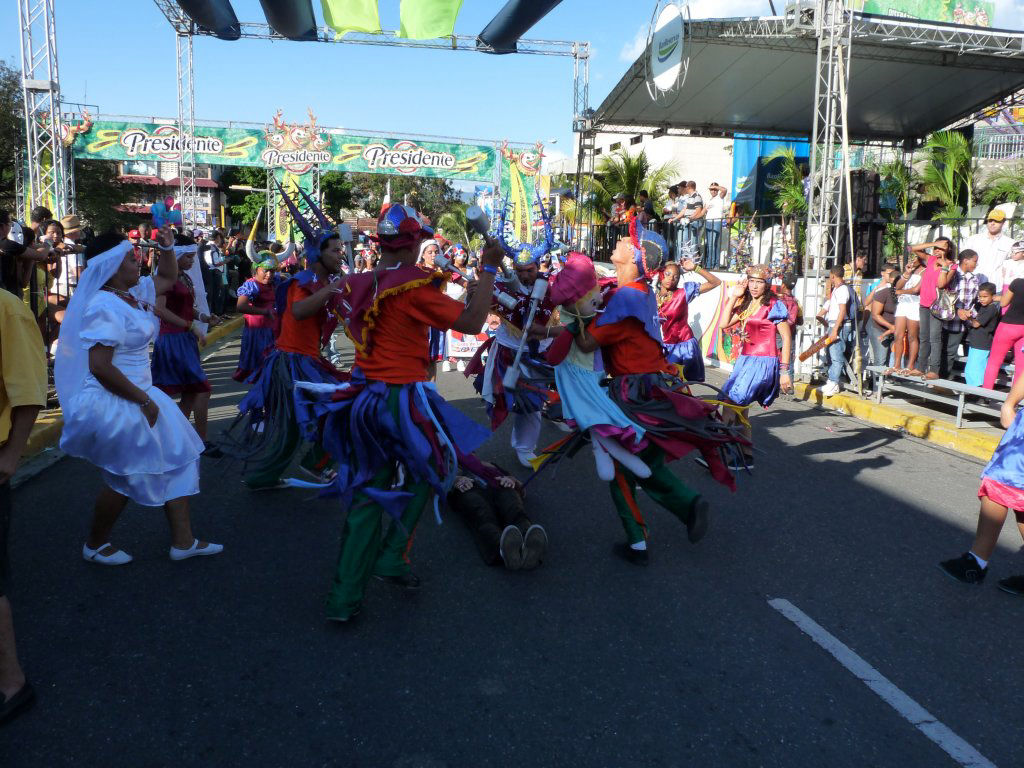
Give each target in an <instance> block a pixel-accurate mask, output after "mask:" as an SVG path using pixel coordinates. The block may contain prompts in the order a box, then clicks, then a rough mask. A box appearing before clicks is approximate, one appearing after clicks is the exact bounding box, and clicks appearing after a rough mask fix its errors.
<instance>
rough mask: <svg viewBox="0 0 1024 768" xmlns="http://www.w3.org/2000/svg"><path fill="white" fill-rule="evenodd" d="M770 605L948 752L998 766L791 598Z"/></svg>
mask: <svg viewBox="0 0 1024 768" xmlns="http://www.w3.org/2000/svg"><path fill="white" fill-rule="evenodd" d="M768 605H770V606H771V607H772V608H774V609H775V610H776V611H778V612H779V613H781V614H782V615H783V616H785V617H786V618H787V619H789V620H790V621H792V622H793V623H794V624H796V625H797V626H798V627H799V628H800V629H801V630H802V631H803V632H804V633H806V634H807V635H809V636H810V638H811V639H812V640H813V641H814V642H816V643H817V644H818V645H820V646H821V647H822V648H824V649H825V650H826V651H828V652H829V653H830V654H832V656H833V657H834V658H835V660H836V661H838V662H839V663H840V664H842V665H843V666H844V667H846V668H847V669H848V670H849V671H850V672H852V673H853V675H854V676H855V677H856V678H857V679H859V680H860V681H861V682H862V683H864V685H866V686H867V687H868V688H870V689H871V690H872V691H874V692H875V693H877V694H878V695H879V696H880V697H881V698H882V700H883V701H884V702H885V703H886V704H888V705H889V706H890V707H892V708H893V709H895V710H896V711H897V712H899V714H900V715H901V716H902V717H903V718H904V719H905V720H907V721H908V722H909V723H911V724H912V725H913V726H914V727H915V728H917V729H918V730H919V731H921V733H923V734H924V735H925V736H927V737H928V738H929V739H931V740H932V741H933V742H935V744H936V745H937V746H938V747H939V748H940V749H942V750H943V751H944V752H945V753H946V754H948V755H949V756H950V757H952V758H953V759H954V760H956V761H957V763H959V764H960V765H963V766H966V767H967V768H996V765H995V763H993V762H992V761H991V760H989V759H988V758H986V757H985V756H984V755H982V754H981V753H980V752H978V750H976V749H975V748H974V747H972V746H971V745H970V744H968V743H967V742H966V741H964V740H963V739H961V738H960V737H959V736H957V735H956V734H955V733H953V731H951V730H950V729H949V728H948V727H947V726H946V725H945V724H943V723H940V722H939V721H938V720H937V719H936V718H935V716H934V715H932V714H931V713H930V712H929V711H928V710H926V709H925V708H924V707H922V706H921V705H920V704H918V703H917V702H916V701H914V700H913V699H912V698H910V697H909V696H907V694H905V693H904V692H903V691H901V690H900V689H899V688H897V687H896V686H895V685H894V684H893V682H892V681H891V680H889V679H888V678H887V677H886V676H885V675H883V674H882V673H881V672H879V671H878V670H877V669H875V668H874V667H872V666H871V665H870V664H868V663H867V662H866V661H864V659H862V658H861V657H860V656H858V655H857V654H856V653H854V652H853V651H852V650H850V649H849V648H848V647H847V646H846V645H844V644H843V643H842V642H840V640H839V639H838V638H836V637H835V636H834V635H832V634H831V633H830V632H829V631H828V630H827V629H825V628H824V627H822V626H821V625H820V624H818V623H817V622H816V621H815V620H814V619H812V618H811V617H810V616H808V615H807V614H806V613H804V612H803V611H801V610H800V609H799V608H797V607H796V606H795V605H793V604H792V603H791V602H789V600H783V599H782V598H776V599H774V600H769V601H768Z"/></svg>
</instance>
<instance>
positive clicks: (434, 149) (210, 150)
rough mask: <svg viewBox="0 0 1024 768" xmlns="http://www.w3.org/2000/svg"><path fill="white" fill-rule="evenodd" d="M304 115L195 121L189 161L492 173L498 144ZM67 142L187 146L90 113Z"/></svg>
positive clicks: (168, 131)
mask: <svg viewBox="0 0 1024 768" xmlns="http://www.w3.org/2000/svg"><path fill="white" fill-rule="evenodd" d="M310 118H311V119H310V122H309V123H306V124H296V125H289V124H286V123H284V122H283V121H282V120H281V119H280V115H277V116H275V118H274V123H273V125H272V126H268V127H267V128H266V129H264V130H259V129H255V128H235V127H230V128H225V127H215V126H202V125H197V126H196V128H195V136H193V137H192V138H191V139H188V142H189V144H190V145H191V149H192V151H193V152H194V153H195V161H196V162H197V163H209V164H212V165H248V166H258V167H262V168H274V169H278V168H280V169H283V170H284V171H287V172H289V173H292V174H296V175H302V174H305V173H307V172H309V171H310V170H312V169H313V168H319V169H320V171H348V172H350V173H386V174H394V175H400V176H432V177H441V178H447V179H461V180H464V181H494V178H495V167H496V163H497V162H498V159H499V156H500V149H499V148H498V147H495V146H488V145H486V144H459V143H445V142H435V141H419V140H412V139H403V138H379V137H371V136H357V135H352V134H347V133H342V132H340V131H334V130H326V129H323V128H320V127H319V126H317V125H316V120H315V118H313V117H312V115H311V116H310ZM71 147H72V152H73V153H74V156H75V157H76V158H80V159H86V160H150V161H154V162H155V161H176V160H178V159H179V157H180V154H181V151H182V149H183V148H185V149H187V148H188V147H187V146H186V147H183V142H182V137H181V136H180V135H179V133H178V129H177V127H176V126H175V125H173V124H159V123H144V122H125V121H110V120H96V121H95V122H93V123H92V124H91V125H90V126H89V127H88V129H87V130H84V131H81V132H78V133H76V134H74V136H73V140H72V142H71Z"/></svg>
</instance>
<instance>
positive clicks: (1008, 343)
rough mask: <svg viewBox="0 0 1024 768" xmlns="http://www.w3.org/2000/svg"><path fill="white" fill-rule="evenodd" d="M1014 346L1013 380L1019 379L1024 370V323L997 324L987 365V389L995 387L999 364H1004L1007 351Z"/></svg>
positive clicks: (985, 384) (985, 385)
mask: <svg viewBox="0 0 1024 768" xmlns="http://www.w3.org/2000/svg"><path fill="white" fill-rule="evenodd" d="M1011 347H1012V348H1013V380H1014V382H1016V381H1017V377H1018V376H1020V374H1021V371H1024V348H1022V347H1024V325H1016V324H1015V323H1000V324H999V325H997V326H996V335H995V337H993V339H992V351H991V352H990V353H989V356H988V365H987V366H986V367H985V383H984V384H983V385H982V386H984V387H985V389H994V388H995V385H996V376H998V375H999V366H1001V365H1002V364H1003V360H1004V359H1005V358H1006V353H1007V352H1009V351H1010V348H1011Z"/></svg>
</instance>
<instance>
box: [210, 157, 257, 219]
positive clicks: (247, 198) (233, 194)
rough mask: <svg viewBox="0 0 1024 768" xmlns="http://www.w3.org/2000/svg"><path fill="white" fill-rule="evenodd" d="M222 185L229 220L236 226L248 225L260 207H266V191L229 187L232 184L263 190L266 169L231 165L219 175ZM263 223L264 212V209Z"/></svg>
mask: <svg viewBox="0 0 1024 768" xmlns="http://www.w3.org/2000/svg"><path fill="white" fill-rule="evenodd" d="M220 184H221V186H222V187H224V190H225V193H226V197H227V205H228V208H229V209H230V211H231V220H232V222H233V223H234V224H235V225H236V226H239V225H240V226H242V227H249V226H251V225H252V223H253V222H254V221H255V220H256V216H257V215H258V214H259V212H260V209H261V208H266V207H267V193H266V192H253V191H249V190H240V189H231V187H233V186H242V187H252V188H253V189H256V190H263V189H266V187H267V170H266V169H265V168H253V167H249V166H231V167H229V168H225V169H224V172H223V173H222V174H221V177H220ZM263 215H264V219H263V222H264V224H265V223H266V218H265V217H266V212H265V211H264V214H263Z"/></svg>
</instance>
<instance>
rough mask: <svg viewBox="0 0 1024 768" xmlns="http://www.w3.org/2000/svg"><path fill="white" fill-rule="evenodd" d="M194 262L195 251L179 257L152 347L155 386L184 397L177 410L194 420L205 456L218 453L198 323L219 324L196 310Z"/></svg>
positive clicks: (161, 303) (203, 340) (159, 311)
mask: <svg viewBox="0 0 1024 768" xmlns="http://www.w3.org/2000/svg"><path fill="white" fill-rule="evenodd" d="M194 259H195V252H194V251H187V252H184V253H181V254H179V256H178V279H177V281H176V282H175V283H174V285H172V286H171V289H170V290H169V291H167V292H166V293H163V294H161V295H160V296H158V297H157V300H156V315H157V317H159V318H160V335H159V336H158V337H157V339H156V342H155V343H154V344H153V363H152V374H153V385H154V386H155V387H157V388H159V389H160V390H162V391H163V392H165V393H166V394H168V395H171V396H172V397H173V396H174V395H181V399H180V400H179V401H178V407H179V408H181V412H182V413H183V414H185V418H190V417H192V418H194V420H195V425H196V432H198V433H199V437H201V438H202V440H203V443H204V444H205V446H206V450H205V451H204V453H205V454H207V455H211V453H212V452H214V451H217V449H216V448H213V447H212V446H211V445H210V443H209V442H208V441H207V439H206V425H207V415H208V413H209V410H210V392H211V391H212V388H211V387H210V381H209V379H207V377H206V371H204V370H203V366H202V364H201V363H200V362H199V345H200V344H205V343H206V332H205V331H204V330H203V328H202V327H201V326H200V325H199V323H209V324H211V325H213V324H216V323H218V322H220V319H219V318H218V317H216V316H211V315H205V314H202V313H201V312H200V311H199V310H197V309H196V306H195V303H196V289H195V286H194V285H193V284H192V279H191V278H190V277H189V276H188V270H189V268H190V267H191V266H192V261H193V260H194Z"/></svg>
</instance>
